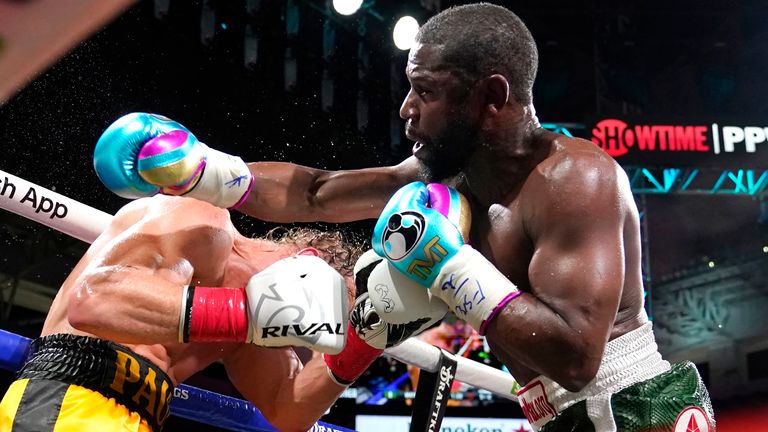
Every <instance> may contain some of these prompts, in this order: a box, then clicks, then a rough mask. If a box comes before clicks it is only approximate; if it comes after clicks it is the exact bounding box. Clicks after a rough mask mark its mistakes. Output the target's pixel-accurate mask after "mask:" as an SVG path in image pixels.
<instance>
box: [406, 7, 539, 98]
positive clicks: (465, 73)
mask: <svg viewBox="0 0 768 432" xmlns="http://www.w3.org/2000/svg"><path fill="white" fill-rule="evenodd" d="M416 41H417V42H419V43H422V44H435V45H442V62H443V66H445V67H447V68H448V69H449V70H451V71H452V72H456V74H457V75H458V76H459V78H462V79H465V80H469V81H472V82H474V81H477V80H480V79H482V78H485V77H487V76H490V75H492V74H496V73H498V74H502V75H504V77H506V78H507V81H509V85H510V92H511V93H512V96H514V98H515V99H516V100H517V101H518V102H519V103H521V104H524V105H526V104H529V103H531V99H532V89H533V81H534V79H535V78H536V69H537V68H538V63H539V54H538V51H537V50H536V42H535V41H534V40H533V36H532V35H531V32H530V31H529V30H528V27H526V26H525V24H524V23H523V21H522V20H521V19H520V18H518V16H517V15H515V14H514V13H513V12H512V11H510V10H509V9H506V8H504V7H501V6H496V5H493V4H490V3H475V4H468V5H463V6H455V7H451V8H448V9H446V10H444V11H442V12H440V13H439V14H437V15H435V16H433V17H432V18H430V19H429V21H427V22H426V23H425V24H424V25H423V26H421V28H420V29H419V33H418V34H417V35H416Z"/></svg>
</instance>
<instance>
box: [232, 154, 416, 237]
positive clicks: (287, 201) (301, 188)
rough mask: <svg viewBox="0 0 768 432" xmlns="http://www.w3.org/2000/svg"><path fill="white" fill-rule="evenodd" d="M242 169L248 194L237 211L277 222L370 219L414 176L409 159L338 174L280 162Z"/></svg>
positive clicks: (414, 171) (411, 162)
mask: <svg viewBox="0 0 768 432" xmlns="http://www.w3.org/2000/svg"><path fill="white" fill-rule="evenodd" d="M248 165H249V168H250V170H251V173H252V174H253V176H254V182H253V189H252V191H251V193H250V195H249V196H248V198H247V199H246V200H245V202H244V203H243V204H242V205H241V206H240V207H239V210H240V211H241V212H243V213H245V214H247V215H250V216H253V217H256V218H259V219H262V220H268V221H272V222H283V223H287V222H309V221H318V220H320V221H325V222H349V221H354V220H361V219H371V218H376V217H378V216H379V214H380V213H381V210H382V209H383V208H384V204H386V202H387V200H388V199H389V197H390V196H391V195H392V194H393V193H394V192H395V191H396V190H397V188H398V187H400V186H401V185H402V184H404V183H406V182H408V181H410V180H413V179H415V178H416V177H417V176H418V169H417V168H416V166H415V161H411V160H407V161H406V162H403V163H402V164H400V165H397V166H393V167H381V168H367V169H361V170H343V171H325V170H319V169H315V168H310V167H305V166H301V165H295V164H289V163H281V162H255V163H250V164H248Z"/></svg>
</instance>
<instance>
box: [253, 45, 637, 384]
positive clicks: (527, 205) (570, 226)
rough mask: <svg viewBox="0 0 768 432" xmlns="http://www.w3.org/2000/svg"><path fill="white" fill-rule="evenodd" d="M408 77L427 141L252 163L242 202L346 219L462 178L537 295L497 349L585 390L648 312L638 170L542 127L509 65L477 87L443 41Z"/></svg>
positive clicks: (490, 242)
mask: <svg viewBox="0 0 768 432" xmlns="http://www.w3.org/2000/svg"><path fill="white" fill-rule="evenodd" d="M406 75H407V77H408V79H409V81H410V83H411V89H410V91H409V92H408V95H407V96H406V98H405V100H404V101H403V104H402V106H401V108H400V116H401V117H402V118H403V119H405V120H406V135H407V136H408V138H409V139H411V140H413V141H415V142H416V144H415V145H414V147H413V156H412V157H410V158H408V159H407V160H405V161H404V162H403V163H401V164H399V165H397V166H393V167H383V168H371V169H362V170H356V171H333V172H329V171H322V170H317V169H312V168H307V167H302V166H296V165H291V164H284V163H269V162H256V163H251V164H249V167H250V169H251V172H252V173H253V175H254V177H255V181H254V186H253V191H252V192H251V193H250V195H249V197H248V199H247V200H246V201H245V203H244V205H243V206H242V207H240V210H241V211H242V212H244V213H246V214H248V215H251V216H253V217H256V218H259V219H264V220H271V221H279V222H288V221H310V220H318V219H321V220H326V221H331V222H345V221H352V220H358V219H368V218H376V217H378V216H379V214H380V212H381V210H382V208H383V207H384V204H385V203H386V202H387V200H388V198H389V197H390V196H391V195H392V194H393V193H394V192H395V191H396V190H397V189H398V188H399V187H400V186H402V185H403V184H405V183H408V182H410V181H413V180H422V181H424V182H435V181H440V182H443V183H445V184H447V185H450V186H455V187H456V188H457V189H458V190H459V191H461V192H462V193H463V194H464V195H465V196H466V197H467V198H468V199H469V201H470V203H471V204H472V211H473V214H472V220H473V225H472V234H471V235H472V238H471V244H472V245H473V246H474V247H475V248H476V249H478V250H479V251H480V252H482V253H483V255H484V256H485V257H486V258H488V259H489V260H490V261H491V262H492V263H494V264H495V265H496V267H497V268H498V269H499V270H500V271H501V272H502V273H504V275H506V276H507V278H508V279H509V280H510V281H512V282H514V283H515V284H516V285H517V286H518V288H519V289H521V290H522V291H524V292H525V294H524V295H522V296H521V297H519V298H518V299H516V300H515V301H514V302H511V303H510V304H509V305H508V306H507V307H506V308H505V309H504V311H503V313H501V314H500V315H498V316H497V317H496V319H495V320H494V321H493V322H492V323H491V324H490V326H489V328H488V333H487V335H486V336H487V338H488V341H489V343H490V345H491V347H492V349H493V351H494V354H496V355H497V356H498V357H499V359H500V360H502V361H503V362H504V363H505V364H506V365H507V367H508V368H509V370H510V372H511V373H512V375H513V376H514V377H515V378H516V379H517V380H518V381H520V383H521V384H524V383H526V382H528V380H530V379H531V378H533V377H535V376H537V375H540V374H544V375H546V376H549V377H551V378H552V379H554V380H555V381H557V382H558V383H560V384H561V385H563V386H564V387H565V388H567V389H569V390H571V391H578V390H579V389H581V388H582V387H584V386H585V385H586V384H587V383H588V382H589V381H590V380H591V379H592V378H593V377H594V376H595V373H596V372H597V368H598V366H599V364H600V360H601V358H602V354H603V348H604V347H605V344H606V342H607V341H608V340H611V339H614V338H616V337H618V336H621V335H623V334H625V333H627V332H628V331H630V330H633V329H635V328H637V327H638V326H640V325H641V324H643V323H644V322H645V321H646V320H647V318H646V317H645V314H644V313H643V307H642V305H643V288H642V278H641V261H640V250H641V247H640V230H639V227H640V225H639V219H638V212H637V208H636V205H635V203H634V201H633V197H632V193H631V190H630V187H629V182H628V180H627V177H626V175H625V174H624V171H623V170H622V169H621V168H620V167H619V165H618V164H616V162H615V161H614V160H613V159H612V158H611V157H609V156H608V155H607V154H606V153H604V152H603V151H602V150H601V149H600V148H598V147H597V146H596V145H595V144H593V143H592V142H589V141H585V140H582V139H578V138H570V137H566V136H564V135H559V134H555V133H553V132H550V131H547V130H545V129H543V128H541V126H540V124H539V121H538V119H537V118H536V114H535V110H534V107H533V104H532V103H531V101H530V88H529V89H528V90H527V94H524V95H523V96H520V95H515V94H514V93H512V92H511V91H510V88H511V85H510V83H509V80H508V79H507V78H506V77H505V76H503V75H501V74H491V75H489V76H487V77H485V78H484V79H482V80H480V81H478V82H477V83H475V84H474V85H473V86H472V87H468V85H467V84H466V83H464V82H463V81H462V80H461V79H460V78H459V76H458V74H457V73H454V72H452V70H451V68H450V66H448V65H446V64H445V63H444V61H443V60H442V58H441V47H440V46H439V45H434V44H418V45H417V46H416V47H414V48H412V49H411V53H410V55H409V58H408V65H407V68H406ZM520 99H522V101H521V100H520ZM511 329H520V330H522V329H525V330H524V331H520V330H515V331H511Z"/></svg>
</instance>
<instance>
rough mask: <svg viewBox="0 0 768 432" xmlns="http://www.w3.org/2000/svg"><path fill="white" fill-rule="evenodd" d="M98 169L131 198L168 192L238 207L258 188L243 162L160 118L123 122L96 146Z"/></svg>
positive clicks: (151, 116) (115, 188) (133, 117)
mask: <svg viewBox="0 0 768 432" xmlns="http://www.w3.org/2000/svg"><path fill="white" fill-rule="evenodd" d="M93 165H94V168H96V174H97V175H98V176H99V179H101V181H102V182H103V183H104V185H106V186H107V188H109V189H110V190H111V191H112V192H114V193H116V194H117V195H120V196H121V197H123V198H130V199H133V198H141V197H146V196H152V195H155V194H157V193H164V194H169V195H185V196H189V197H192V198H197V199H199V200H202V201H207V202H209V203H211V204H213V205H215V206H218V207H222V208H236V207H238V206H239V205H240V204H242V203H243V201H245V198H246V197H247V196H248V194H249V193H250V191H251V187H252V185H253V176H252V175H251V172H250V171H249V170H248V166H247V165H246V164H245V162H243V160H242V159H240V158H239V157H235V156H231V155H228V154H226V153H222V152H220V151H218V150H215V149H212V148H210V147H208V146H206V145H205V144H203V143H202V142H200V141H198V140H197V138H195V136H194V135H193V134H192V132H190V131H189V130H188V129H187V128H185V127H184V126H182V125H180V124H179V123H177V122H175V121H173V120H170V119H168V118H166V117H163V116H160V115H157V114H148V113H131V114H127V115H125V116H123V117H121V118H119V119H117V121H115V122H114V123H112V124H111V125H110V126H109V127H108V128H107V130H105V131H104V133H103V134H102V135H101V137H100V138H99V141H98V142H97V143H96V149H95V150H94V153H93Z"/></svg>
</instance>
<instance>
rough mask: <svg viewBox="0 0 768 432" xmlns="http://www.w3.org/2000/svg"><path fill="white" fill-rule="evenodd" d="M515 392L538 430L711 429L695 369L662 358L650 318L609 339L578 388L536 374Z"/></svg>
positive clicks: (709, 412)
mask: <svg viewBox="0 0 768 432" xmlns="http://www.w3.org/2000/svg"><path fill="white" fill-rule="evenodd" d="M517 396H518V398H519V402H520V406H521V407H522V408H523V412H524V413H525V416H526V417H527V418H528V421H529V422H530V423H531V425H532V426H533V427H534V430H537V431H540V432H561V431H569V432H575V431H597V432H607V431H627V432H632V431H638V432H639V431H643V432H661V431H669V432H676V431H678V430H681V431H691V430H697V431H700V432H705V431H714V430H715V421H714V413H713V411H712V404H711V402H710V400H709V393H708V392H707V389H706V388H705V387H704V384H703V382H702V381H701V377H700V376H699V373H698V371H697V370H696V367H695V366H694V365H693V364H692V363H690V362H684V363H679V364H675V365H672V366H670V364H669V362H667V361H665V360H662V358H661V354H659V352H658V347H657V345H656V341H655V339H654V337H653V331H652V329H651V323H650V322H648V323H646V324H644V325H642V326H641V327H639V328H638V329H636V330H633V331H631V332H629V333H627V334H624V335H622V336H620V337H618V338H616V339H614V340H612V341H610V342H608V344H607V345H606V348H605V353H604V354H603V360H602V362H601V364H600V368H599V369H598V372H597V375H596V376H595V378H594V379H593V380H592V381H591V382H590V383H589V384H588V385H587V386H586V387H585V388H583V389H582V390H581V391H579V392H577V393H574V392H569V391H568V390H566V389H564V388H562V387H561V386H560V385H558V384H557V383H555V382H554V381H552V380H551V379H549V378H546V377H544V376H539V377H537V378H535V379H533V380H531V382H529V383H528V384H527V385H526V386H525V387H523V388H522V389H521V390H520V391H519V392H518V393H517Z"/></svg>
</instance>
